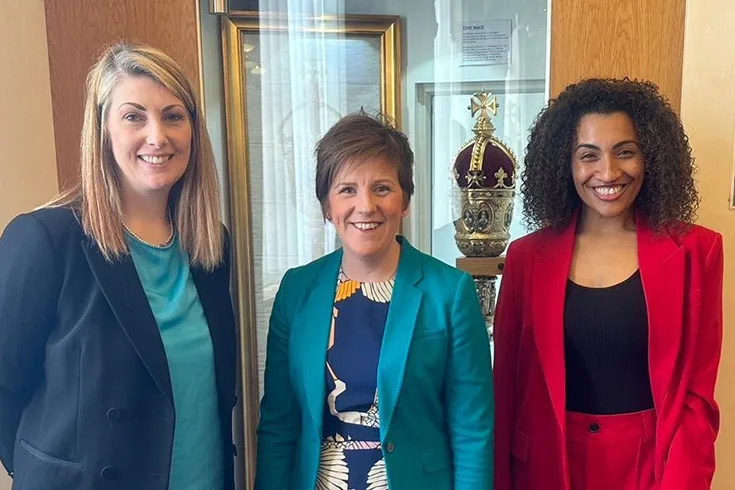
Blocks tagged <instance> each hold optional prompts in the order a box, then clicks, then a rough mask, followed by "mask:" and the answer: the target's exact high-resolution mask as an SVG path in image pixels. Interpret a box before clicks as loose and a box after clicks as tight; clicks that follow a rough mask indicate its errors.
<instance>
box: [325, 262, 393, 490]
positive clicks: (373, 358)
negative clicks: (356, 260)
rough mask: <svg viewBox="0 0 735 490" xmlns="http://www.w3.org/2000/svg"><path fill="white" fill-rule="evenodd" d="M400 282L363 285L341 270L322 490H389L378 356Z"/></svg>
mask: <svg viewBox="0 0 735 490" xmlns="http://www.w3.org/2000/svg"><path fill="white" fill-rule="evenodd" d="M393 284H394V279H390V280H388V281H385V282H378V283H361V282H357V281H353V280H351V279H349V278H348V277H347V276H346V275H345V274H344V272H343V271H342V270H340V274H339V280H338V283H337V292H336V294H335V298H334V308H333V310H332V328H331V333H330V336H329V347H328V350H327V365H326V370H325V375H326V394H327V396H326V400H325V404H324V424H323V430H322V444H321V457H320V460H319V472H318V474H317V483H316V489H317V490H387V489H388V478H387V476H386V471H385V462H384V461H383V452H382V449H381V444H380V416H379V414H378V390H377V374H378V358H379V357H380V346H381V343H382V341H383V332H384V330H385V320H386V318H387V316H388V307H389V306H390V300H391V296H392V295H393Z"/></svg>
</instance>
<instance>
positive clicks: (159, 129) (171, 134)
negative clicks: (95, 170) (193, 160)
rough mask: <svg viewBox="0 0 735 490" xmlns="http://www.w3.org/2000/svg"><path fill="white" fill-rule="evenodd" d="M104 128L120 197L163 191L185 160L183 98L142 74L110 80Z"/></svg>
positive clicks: (187, 131)
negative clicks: (107, 136) (116, 169)
mask: <svg viewBox="0 0 735 490" xmlns="http://www.w3.org/2000/svg"><path fill="white" fill-rule="evenodd" d="M107 130H108V132H109V136H110V143H111V146H112V154H113V156H114V158H115V163H116V164H117V167H118V170H119V172H118V173H119V175H120V180H121V182H122V192H123V196H124V197H125V198H131V197H132V198H134V197H135V196H139V197H144V196H150V195H151V194H158V193H165V194H166V195H167V194H168V192H169V191H170V190H171V187H172V186H173V185H174V184H175V183H176V182H177V181H178V180H179V179H180V178H181V177H182V176H183V175H184V172H185V171H186V168H187V166H188V164H189V156H190V155H191V142H192V124H191V121H190V119H189V115H188V113H187V111H186V108H185V107H184V103H183V102H182V101H181V100H180V99H179V98H177V97H176V96H175V95H174V94H173V93H172V92H171V91H170V90H168V89H167V88H166V87H164V86H163V85H161V84H160V83H157V82H156V81H154V80H152V79H151V78H148V77H145V76H136V77H130V76H126V77H124V78H122V79H121V80H120V81H119V82H118V84H117V85H116V86H115V88H114V90H113V92H112V97H111V103H110V107H109V111H108V115H107Z"/></svg>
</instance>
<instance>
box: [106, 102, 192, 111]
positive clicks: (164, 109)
mask: <svg viewBox="0 0 735 490" xmlns="http://www.w3.org/2000/svg"><path fill="white" fill-rule="evenodd" d="M124 105H131V106H133V107H135V108H136V109H138V110H139V111H143V112H145V107H143V106H142V105H140V104H136V103H135V102H123V103H122V104H120V107H122V106H124ZM120 107H118V109H120ZM175 107H181V108H182V109H184V106H183V105H181V104H171V105H167V106H166V107H164V108H163V110H162V111H161V112H166V111H169V110H171V109H173V108H175Z"/></svg>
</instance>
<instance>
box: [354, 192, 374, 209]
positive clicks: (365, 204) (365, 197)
mask: <svg viewBox="0 0 735 490" xmlns="http://www.w3.org/2000/svg"><path fill="white" fill-rule="evenodd" d="M359 196H360V202H359V205H358V208H357V210H358V211H359V212H360V213H362V214H371V213H372V212H374V211H375V199H374V196H373V193H372V192H369V191H362V192H360V193H359Z"/></svg>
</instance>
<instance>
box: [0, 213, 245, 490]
mask: <svg viewBox="0 0 735 490" xmlns="http://www.w3.org/2000/svg"><path fill="white" fill-rule="evenodd" d="M225 242H226V244H227V243H229V240H226V241H225ZM191 273H192V276H193V278H194V282H195V284H196V288H197V291H198V292H199V298H200V300H201V303H202V307H203V308H204V314H205V316H206V318H207V323H208V324H209V331H210V334H211V337H212V344H213V347H214V363H215V373H216V380H217V390H218V394H219V414H220V426H221V433H222V437H223V451H224V452H223V454H224V456H225V482H226V485H225V488H226V489H232V488H234V481H233V452H234V445H233V444H232V441H231V436H232V408H233V406H234V405H235V402H236V397H235V379H236V349H237V347H236V332H235V319H234V315H233V310H232V300H231V297H230V292H229V274H230V269H229V245H227V246H226V249H225V261H224V263H223V264H222V265H221V266H220V267H218V268H217V269H215V270H214V271H213V272H210V273H208V272H206V271H204V270H202V269H199V268H197V267H192V268H191ZM173 438H174V404H173V395H172V388H171V381H170V378H169V372H168V363H167V360H166V354H165V351H164V348H163V343H162V341H161V337H160V334H159V330H158V326H157V324H156V321H155V318H154V316H153V313H152V311H151V309H150V306H149V304H148V300H147V298H146V296H145V292H144V291H143V287H142V285H141V283H140V279H139V278H138V274H137V272H136V270H135V266H134V264H133V262H132V260H131V258H130V257H129V256H128V257H127V258H125V259H123V260H121V261H117V262H115V263H110V262H107V261H106V260H105V259H104V258H103V256H102V254H101V253H100V250H99V248H98V247H97V245H96V244H95V243H94V242H93V241H92V240H90V239H89V238H87V237H86V236H85V235H84V233H83V231H82V228H81V224H80V223H79V221H78V220H77V219H76V217H75V215H74V213H73V212H72V211H71V210H70V209H69V208H55V209H42V210H39V211H34V212H32V213H30V214H25V215H21V216H18V217H17V218H15V219H14V220H13V221H12V222H11V223H10V224H9V225H8V226H7V228H6V229H5V232H4V233H3V235H2V237H0V460H2V463H3V465H4V466H5V468H6V469H7V470H8V472H9V473H11V474H13V477H14V485H13V488H14V489H18V490H61V489H64V490H66V489H74V490H92V489H94V490H100V489H121V490H122V489H125V490H132V489H136V490H143V489H151V490H153V489H157V490H167V489H168V479H169V470H170V464H171V455H172V449H173Z"/></svg>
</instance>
